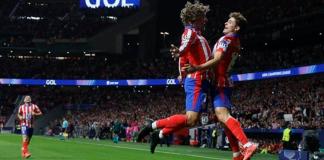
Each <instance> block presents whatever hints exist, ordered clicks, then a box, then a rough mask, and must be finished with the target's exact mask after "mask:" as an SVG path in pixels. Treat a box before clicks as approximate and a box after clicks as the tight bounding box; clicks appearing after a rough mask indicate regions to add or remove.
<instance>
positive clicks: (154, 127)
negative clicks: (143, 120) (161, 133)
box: [152, 121, 157, 129]
mask: <svg viewBox="0 0 324 160" xmlns="http://www.w3.org/2000/svg"><path fill="white" fill-rule="evenodd" d="M152 128H153V129H156V128H157V127H156V121H154V122H153V123H152Z"/></svg>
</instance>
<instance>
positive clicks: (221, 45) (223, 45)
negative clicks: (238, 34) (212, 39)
mask: <svg viewBox="0 0 324 160" xmlns="http://www.w3.org/2000/svg"><path fill="white" fill-rule="evenodd" d="M230 44H231V40H230V39H227V38H226V37H222V38H221V39H219V41H218V42H217V44H216V48H215V51H216V52H222V54H223V53H224V52H226V51H227V49H228V47H229V45H230Z"/></svg>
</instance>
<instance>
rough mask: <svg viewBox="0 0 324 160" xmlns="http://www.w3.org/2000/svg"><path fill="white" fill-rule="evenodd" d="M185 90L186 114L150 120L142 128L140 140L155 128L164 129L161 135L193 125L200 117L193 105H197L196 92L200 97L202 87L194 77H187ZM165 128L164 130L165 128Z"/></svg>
mask: <svg viewBox="0 0 324 160" xmlns="http://www.w3.org/2000/svg"><path fill="white" fill-rule="evenodd" d="M184 84H185V92H186V110H187V113H186V114H185V115H184V114H176V115H172V116H170V117H168V118H165V119H160V120H157V121H154V122H148V124H147V126H146V127H145V128H144V129H142V130H141V131H140V133H139V136H138V141H141V140H142V139H143V138H144V137H145V136H147V135H149V133H150V132H152V131H153V130H154V129H162V130H161V134H160V133H159V135H169V134H170V133H173V132H174V131H176V130H178V129H179V128H183V127H186V126H187V125H189V126H190V125H193V123H194V121H195V117H198V113H195V112H196V111H195V110H193V109H194V107H193V105H195V104H196V105H197V104H198V103H197V102H194V100H196V101H197V98H196V99H194V97H195V94H196V97H198V95H199V92H200V90H201V89H200V88H199V86H197V85H196V82H195V80H194V79H191V78H186V79H185V83H184ZM164 128H165V129H164ZM163 129H164V130H163Z"/></svg>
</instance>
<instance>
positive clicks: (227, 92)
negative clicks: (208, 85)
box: [212, 87, 232, 109]
mask: <svg viewBox="0 0 324 160" xmlns="http://www.w3.org/2000/svg"><path fill="white" fill-rule="evenodd" d="M212 96H213V97H214V99H213V105H214V108H217V107H226V108H228V109H231V107H232V103H231V96H232V88H230V87H225V88H218V87H216V88H215V89H214V90H213V91H212Z"/></svg>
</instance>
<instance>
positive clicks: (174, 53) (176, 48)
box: [170, 44, 180, 59]
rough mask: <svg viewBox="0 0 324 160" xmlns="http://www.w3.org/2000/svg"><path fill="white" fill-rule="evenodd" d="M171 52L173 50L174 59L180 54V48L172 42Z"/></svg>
mask: <svg viewBox="0 0 324 160" xmlns="http://www.w3.org/2000/svg"><path fill="white" fill-rule="evenodd" d="M170 52H171V56H172V58H174V59H176V58H178V57H179V56H180V51H179V48H178V47H176V46H175V45H174V44H171V48H170Z"/></svg>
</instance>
